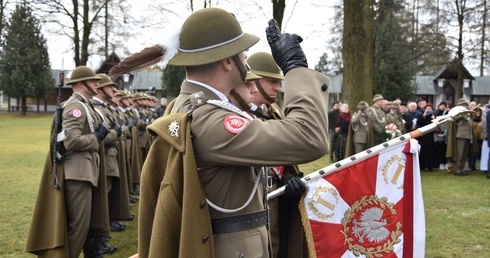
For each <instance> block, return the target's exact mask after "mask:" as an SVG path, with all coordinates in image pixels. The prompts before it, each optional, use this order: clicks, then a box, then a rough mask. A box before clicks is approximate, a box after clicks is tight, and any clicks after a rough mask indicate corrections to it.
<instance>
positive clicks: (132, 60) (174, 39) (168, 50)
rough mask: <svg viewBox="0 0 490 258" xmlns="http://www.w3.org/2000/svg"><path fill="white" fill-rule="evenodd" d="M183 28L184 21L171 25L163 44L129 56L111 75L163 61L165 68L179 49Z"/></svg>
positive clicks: (118, 74) (115, 67)
mask: <svg viewBox="0 0 490 258" xmlns="http://www.w3.org/2000/svg"><path fill="white" fill-rule="evenodd" d="M181 28H182V23H180V25H178V27H177V26H169V27H168V28H167V29H168V31H167V33H165V34H166V35H167V37H165V40H164V41H163V42H162V44H157V45H154V46H151V47H146V48H144V49H143V50H141V51H140V52H138V53H134V54H132V55H130V56H128V57H127V58H125V59H124V60H122V61H121V62H119V64H117V65H115V66H113V67H112V68H111V70H109V76H111V77H117V76H121V75H123V74H125V73H128V72H132V71H135V70H138V69H140V68H144V67H148V66H152V65H155V64H158V63H162V65H163V67H164V68H165V66H167V63H168V61H169V60H170V59H172V57H173V56H174V55H175V54H176V53H177V52H178V51H179V35H180V31H181Z"/></svg>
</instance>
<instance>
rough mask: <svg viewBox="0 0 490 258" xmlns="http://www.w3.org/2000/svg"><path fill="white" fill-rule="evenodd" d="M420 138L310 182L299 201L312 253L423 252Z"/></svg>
mask: <svg viewBox="0 0 490 258" xmlns="http://www.w3.org/2000/svg"><path fill="white" fill-rule="evenodd" d="M419 149H420V145H419V144H418V142H417V141H416V140H413V139H412V140H410V141H409V142H407V143H403V144H400V145H398V146H395V147H393V148H389V149H387V150H385V151H383V152H381V153H379V154H377V155H375V156H373V157H370V158H368V159H366V160H364V161H361V162H359V163H357V164H354V165H352V166H348V167H345V168H344V169H342V170H340V171H338V172H335V173H332V174H330V175H328V176H325V177H323V178H320V179H318V180H315V181H312V182H310V183H308V191H307V193H306V194H305V196H304V198H303V200H302V201H301V203H300V209H301V211H302V218H303V225H304V227H305V231H306V234H307V236H308V246H309V250H310V255H311V256H312V257H319V258H320V257H322V258H323V257H325V258H327V257H328V258H336V257H416V258H419V257H424V255H425V216H424V204H423V199H422V187H421V180H420V169H419V162H418V160H419V159H418V153H419Z"/></svg>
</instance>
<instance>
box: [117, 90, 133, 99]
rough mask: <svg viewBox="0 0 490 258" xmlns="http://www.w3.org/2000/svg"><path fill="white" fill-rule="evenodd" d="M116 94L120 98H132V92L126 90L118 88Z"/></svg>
mask: <svg viewBox="0 0 490 258" xmlns="http://www.w3.org/2000/svg"><path fill="white" fill-rule="evenodd" d="M114 95H115V96H116V97H118V98H120V99H125V98H131V93H130V92H129V91H126V90H117V91H116V94H114Z"/></svg>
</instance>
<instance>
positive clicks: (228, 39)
mask: <svg viewBox="0 0 490 258" xmlns="http://www.w3.org/2000/svg"><path fill="white" fill-rule="evenodd" d="M258 41H259V37H257V36H253V35H251V34H247V33H243V31H242V28H241V26H240V23H238V20H237V19H236V17H235V16H234V15H233V14H232V13H230V12H227V11H225V10H223V9H219V8H205V9H202V10H199V11H196V12H194V13H192V14H191V15H190V16H189V17H188V18H187V19H186V20H185V22H184V24H183V25H182V29H181V32H180V35H179V51H178V53H177V54H175V56H173V57H172V59H170V61H169V64H170V65H174V66H197V65H204V64H209V63H212V62H216V61H219V60H222V59H225V58H228V57H232V56H234V55H237V54H239V53H241V52H243V51H245V50H247V49H249V48H250V47H251V46H253V45H255V43H257V42H258Z"/></svg>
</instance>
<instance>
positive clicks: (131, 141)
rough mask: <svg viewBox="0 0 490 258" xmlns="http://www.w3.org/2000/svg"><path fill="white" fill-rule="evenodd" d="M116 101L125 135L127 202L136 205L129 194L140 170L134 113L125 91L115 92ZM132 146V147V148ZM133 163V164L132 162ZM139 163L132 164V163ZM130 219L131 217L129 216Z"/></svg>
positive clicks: (132, 190) (128, 95) (129, 95)
mask: <svg viewBox="0 0 490 258" xmlns="http://www.w3.org/2000/svg"><path fill="white" fill-rule="evenodd" d="M115 96H116V99H118V101H117V102H118V107H117V109H118V110H119V114H120V117H121V118H122V119H123V121H124V125H125V126H124V127H123V128H124V129H123V134H124V135H125V143H126V144H125V161H126V170H127V184H128V190H129V193H130V195H129V201H130V202H131V203H136V201H137V200H136V198H135V197H133V196H132V195H131V194H135V193H134V190H135V188H134V186H133V181H135V180H136V181H135V182H138V183H139V177H140V168H141V155H137V154H136V153H135V150H139V151H140V150H141V149H140V148H139V147H136V146H137V145H138V146H139V140H138V137H135V135H136V132H135V133H134V134H133V131H137V129H134V130H133V127H135V125H134V123H135V121H136V120H135V113H134V112H133V110H132V108H131V104H132V102H131V101H132V99H131V93H130V92H129V91H126V90H118V91H116V95H115ZM133 145H134V146H133ZM138 153H140V152H138ZM135 157H140V158H139V159H136V158H135ZM133 161H134V162H133ZM137 162H138V163H139V164H138V165H137V164H134V163H137ZM136 168H138V169H136ZM130 219H131V216H130Z"/></svg>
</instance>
